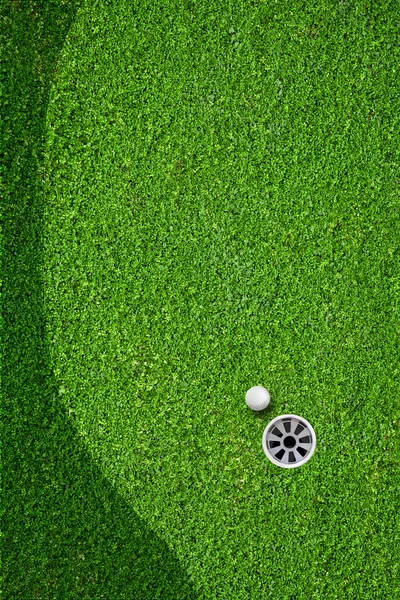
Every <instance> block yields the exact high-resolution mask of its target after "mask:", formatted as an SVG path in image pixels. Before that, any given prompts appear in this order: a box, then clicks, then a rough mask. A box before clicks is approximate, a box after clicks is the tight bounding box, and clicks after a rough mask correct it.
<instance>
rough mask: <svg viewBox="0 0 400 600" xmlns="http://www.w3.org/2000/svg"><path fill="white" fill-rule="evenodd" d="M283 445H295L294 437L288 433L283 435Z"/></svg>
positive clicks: (288, 446) (287, 446) (286, 446)
mask: <svg viewBox="0 0 400 600" xmlns="http://www.w3.org/2000/svg"><path fill="white" fill-rule="evenodd" d="M283 445H284V446H285V448H293V447H294V446H295V445H296V439H295V438H294V437H293V436H292V435H288V436H287V437H285V440H284V442H283Z"/></svg>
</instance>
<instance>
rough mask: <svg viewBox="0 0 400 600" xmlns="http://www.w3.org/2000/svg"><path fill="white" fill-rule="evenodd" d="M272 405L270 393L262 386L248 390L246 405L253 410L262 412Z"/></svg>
mask: <svg viewBox="0 0 400 600" xmlns="http://www.w3.org/2000/svg"><path fill="white" fill-rule="evenodd" d="M269 403H270V396H269V391H268V390H266V389H265V387H263V386H262V385H255V386H254V387H252V388H250V389H249V390H247V394H246V404H247V406H248V407H249V408H251V410H255V411H260V410H264V409H265V408H267V406H268V405H269Z"/></svg>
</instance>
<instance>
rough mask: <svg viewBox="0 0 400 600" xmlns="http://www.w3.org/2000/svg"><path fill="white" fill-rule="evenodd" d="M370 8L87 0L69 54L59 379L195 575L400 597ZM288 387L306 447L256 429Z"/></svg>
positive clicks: (55, 224)
mask: <svg viewBox="0 0 400 600" xmlns="http://www.w3.org/2000/svg"><path fill="white" fill-rule="evenodd" d="M391 11H392V14H394V13H395V9H394V8H391ZM378 12H379V11H378V10H377V11H376V14H375V13H372V12H371V15H370V17H368V15H369V13H368V11H367V9H364V8H363V7H361V5H360V7H359V8H355V9H354V10H347V9H346V8H345V7H344V5H342V4H337V3H333V2H329V3H322V2H314V3H307V5H306V4H304V5H301V7H300V5H299V3H298V2H288V3H283V4H282V6H278V5H277V4H276V3H267V2H249V1H244V0H241V1H240V2H232V3H228V2H227V1H226V0H217V1H216V2H214V3H213V4H212V5H208V4H207V3H204V4H201V5H197V4H195V3H191V2H184V3H178V2H170V1H169V2H167V3H165V4H164V3H161V2H160V3H158V4H157V5H155V4H154V3H153V2H150V1H148V0H146V1H145V2H140V3H138V2H135V3H133V2H128V1H123V0H120V1H119V2H116V3H113V5H111V4H110V5H109V4H107V3H105V2H104V3H103V2H98V3H95V4H94V5H92V3H90V2H86V3H84V4H83V6H82V8H81V10H80V11H79V12H78V18H77V20H76V22H75V23H74V26H73V27H72V29H71V31H70V32H69V35H68V37H67V39H66V43H65V46H64V48H63V51H62V54H61V56H60V60H59V63H58V67H57V72H56V74H55V79H54V83H53V87H52V91H51V97H50V101H49V108H48V113H47V123H46V137H47V141H46V153H45V165H44V174H45V194H46V215H45V217H46V221H45V235H44V246H45V264H46V268H45V270H44V273H43V276H44V281H45V294H46V296H45V298H46V312H47V316H48V322H47V336H48V340H49V343H50V346H51V352H52V360H53V365H52V366H53V370H54V373H55V375H56V376H57V377H58V379H59V381H60V401H62V402H63V403H64V404H65V406H66V407H67V409H68V410H69V413H70V415H71V419H73V420H74V423H75V424H76V427H77V429H78V431H79V432H80V433H81V435H82V436H83V438H84V439H85V442H86V443H87V447H88V449H89V450H90V452H91V454H92V456H93V457H94V459H95V460H96V461H98V464H99V465H101V466H102V469H103V472H104V474H105V476H106V477H107V478H109V480H110V481H112V482H113V483H114V484H115V486H117V487H118V489H119V491H120V492H121V494H122V495H123V496H124V497H125V498H126V499H127V501H129V502H130V503H131V504H132V506H134V507H135V510H136V511H137V513H138V515H139V516H140V517H141V518H143V519H145V520H146V522H147V523H148V524H149V526H150V527H151V528H152V529H153V530H154V531H155V532H156V533H157V534H158V535H160V537H162V538H163V539H164V540H165V541H166V542H167V544H168V546H169V547H170V548H171V549H173V551H174V552H175V553H176V555H177V556H178V558H179V560H180V561H181V563H182V565H183V566H184V567H185V568H186V569H187V572H188V573H189V574H190V577H191V578H192V580H193V582H194V586H195V588H196V590H197V593H198V595H199V598H200V597H201V598H207V599H208V598H219V599H222V598H224V599H225V598H226V599H232V598H235V599H237V600H238V599H242V598H243V599H248V598H252V599H253V598H254V599H256V598H260V599H261V598H266V597H278V598H296V599H300V598H307V599H309V598H334V597H346V598H361V597H363V598H375V597H380V598H386V597H388V598H389V597H391V598H395V597H400V596H399V594H400V587H399V584H398V579H397V583H396V574H397V575H398V565H399V563H398V560H397V561H396V560H394V556H395V555H396V549H397V546H398V543H399V541H400V539H399V538H400V535H399V529H398V521H397V524H396V514H397V510H396V503H397V502H398V494H397V490H398V484H399V476H398V460H399V454H400V450H399V444H398V432H399V430H398V420H399V419H400V407H399V401H398V397H399V394H398V393H399V385H398V366H397V365H398V345H399V344H398V340H399V317H398V310H397V303H396V301H397V297H398V291H399V261H398V257H399V239H400V237H399V233H400V232H399V218H398V206H399V200H400V198H399V188H398V181H397V179H396V177H398V173H397V174H396V168H395V167H396V165H397V166H398V163H396V162H395V161H396V159H398V155H399V144H398V139H396V140H395V139H394V135H393V133H394V131H396V130H397V131H398V126H399V117H398V115H399V114H400V113H399V99H398V93H396V86H395V84H394V81H395V73H397V72H398V67H399V53H398V52H397V54H395V53H394V52H395V48H394V47H393V44H392V46H390V43H389V41H390V40H391V39H392V38H393V33H392V30H391V29H390V22H389V20H385V18H384V17H383V16H379V14H377V13H378ZM397 12H398V11H397ZM397 17H398V18H399V15H398V14H397ZM397 90H398V88H397ZM253 385H264V386H265V387H267V388H268V389H269V390H270V392H271V404H270V407H269V409H268V413H267V414H266V415H262V416H261V417H255V416H254V415H253V414H252V413H251V412H250V411H249V410H248V409H247V407H246V405H245V393H246V391H247V389H248V388H250V387H252V386H253ZM284 413H294V414H298V415H300V416H303V417H305V418H306V419H307V420H308V421H309V422H310V423H311V424H312V426H313V427H314V429H315V432H316V436H317V448H316V451H315V454H314V456H313V457H312V459H311V460H310V461H309V462H308V463H307V464H306V465H304V466H303V467H300V468H298V469H280V468H279V467H277V466H275V465H272V464H271V463H270V462H269V461H268V459H267V458H266V457H265V455H264V454H263V452H262V448H261V438H262V433H263V430H264V428H265V426H266V425H267V423H268V422H269V421H270V420H271V419H272V418H274V417H275V416H277V415H279V414H284ZM371 582H372V583H371ZM371 586H372V587H371ZM396 586H397V587H396ZM374 594H376V595H374ZM386 594H388V595H386ZM390 594H392V595H390ZM396 594H397V596H396Z"/></svg>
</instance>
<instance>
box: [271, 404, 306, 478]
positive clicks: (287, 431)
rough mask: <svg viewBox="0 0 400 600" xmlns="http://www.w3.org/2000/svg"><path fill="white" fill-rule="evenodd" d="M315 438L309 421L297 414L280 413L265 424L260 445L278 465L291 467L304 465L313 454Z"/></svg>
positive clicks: (286, 467)
mask: <svg viewBox="0 0 400 600" xmlns="http://www.w3.org/2000/svg"><path fill="white" fill-rule="evenodd" d="M316 445H317V439H316V436H315V431H314V429H313V428H312V426H311V425H310V423H309V422H308V421H307V420H306V419H303V418H302V417H298V416H297V415H280V416H279V417H275V419H273V420H272V421H271V422H270V423H268V425H267V426H266V428H265V430H264V433H263V438H262V446H263V450H264V452H265V454H266V455H267V457H268V458H269V460H270V461H271V462H272V463H273V464H274V465H277V466H278V467H283V468H285V469H293V468H295V467H300V466H301V465H304V463H306V462H307V461H308V460H310V458H311V457H312V455H313V454H314V450H315V447H316Z"/></svg>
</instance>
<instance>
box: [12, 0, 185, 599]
mask: <svg viewBox="0 0 400 600" xmlns="http://www.w3.org/2000/svg"><path fill="white" fill-rule="evenodd" d="M77 8H78V2H74V1H70V2H65V3H62V2H54V3H52V2H47V1H42V2H35V3H34V2H33V1H29V2H22V1H20V2H19V1H18V0H13V1H10V2H8V3H7V4H6V5H5V6H4V7H3V9H2V16H3V18H4V19H5V20H6V21H7V24H9V25H10V40H11V41H10V42H9V44H8V46H7V50H6V54H7V56H6V61H7V77H8V81H7V83H8V85H7V94H8V95H7V97H6V100H7V103H5V113H6V114H5V131H6V135H5V146H6V152H5V163H6V165H5V166H6V169H5V172H6V173H7V180H6V181H5V183H4V184H3V185H4V189H5V194H4V197H5V199H6V200H5V203H4V209H3V216H4V226H3V243H4V254H3V257H4V259H3V260H4V262H3V264H4V269H3V318H4V321H3V342H4V345H3V385H2V391H3V398H2V400H3V402H2V406H3V412H2V434H3V437H2V440H3V445H2V478H3V479H2V490H3V491H4V492H5V493H3V512H2V536H3V538H2V543H3V548H2V549H3V554H2V556H3V562H2V593H3V595H4V598H27V599H29V600H30V599H35V598H52V599H53V598H62V599H63V600H67V599H69V598H73V599H74V600H76V598H80V599H86V598H95V599H96V600H98V599H101V598H104V599H107V600H117V599H119V598H121V599H124V600H126V599H130V600H131V599H132V600H134V599H136V598H137V599H140V600H146V599H149V600H150V599H151V600H156V599H158V598H159V599H162V600H168V599H171V600H172V599H173V600H179V599H182V600H183V599H189V598H194V597H195V594H194V592H193V587H192V584H191V582H190V580H189V576H188V575H187V574H186V572H184V571H183V570H182V568H181V566H180V564H179V562H178V560H177V559H176V557H175V556H174V555H173V554H172V553H171V551H170V550H169V548H168V547H167V545H166V544H165V543H164V542H163V541H162V540H161V539H160V538H158V537H157V535H156V534H154V533H152V532H151V531H150V530H149V529H148V528H147V526H146V524H145V523H144V522H143V521H142V520H141V519H140V518H139V517H138V516H137V514H136V513H135V512H134V510H133V508H132V507H130V506H129V505H128V504H127V503H126V502H125V501H124V500H123V499H122V498H121V497H120V496H119V495H118V493H117V492H116V491H115V490H114V489H113V488H112V486H111V485H110V484H109V483H108V482H107V480H105V479H104V477H103V475H102V473H101V471H100V469H99V468H98V467H97V465H96V464H94V463H93V461H92V460H91V457H90V455H89V453H88V451H87V450H86V448H85V446H84V444H83V442H82V441H81V439H80V438H79V436H78V435H77V432H76V431H75V429H74V427H73V425H72V424H71V423H70V421H69V419H68V417H67V416H66V414H65V411H64V409H63V407H62V405H61V403H60V401H59V399H58V398H59V397H58V384H57V382H56V381H55V380H54V377H53V374H52V372H51V366H50V359H49V354H48V350H47V348H46V344H45V341H44V339H45V337H44V331H45V330H44V323H45V317H46V315H45V314H44V313H43V287H42V282H41V268H42V265H41V260H42V253H41V240H42V236H41V231H42V226H43V219H42V215H43V198H42V187H41V180H40V175H39V164H40V155H41V153H42V148H43V135H44V122H45V116H46V107H47V101H48V93H49V85H50V83H51V74H52V72H53V69H54V65H55V63H56V61H57V56H58V54H59V52H60V50H61V47H62V43H63V40H64V38H65V36H66V34H67V31H68V29H69V27H70V24H71V23H72V22H73V19H74V17H75V13H76V10H77ZM17 48H18V53H17V52H16V49H17Z"/></svg>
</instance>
